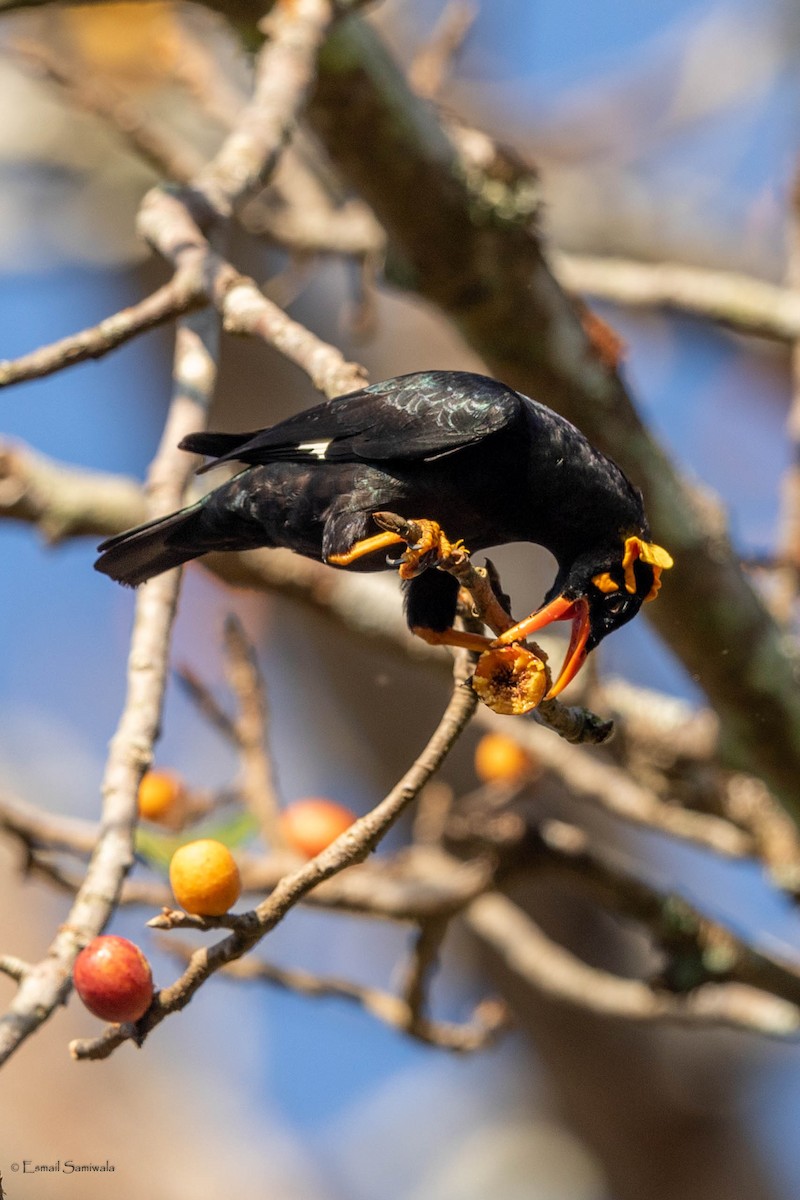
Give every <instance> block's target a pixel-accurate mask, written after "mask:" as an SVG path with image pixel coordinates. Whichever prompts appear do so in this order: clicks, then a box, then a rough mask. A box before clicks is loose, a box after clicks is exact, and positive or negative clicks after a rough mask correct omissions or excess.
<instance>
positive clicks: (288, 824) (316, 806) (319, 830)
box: [280, 796, 356, 858]
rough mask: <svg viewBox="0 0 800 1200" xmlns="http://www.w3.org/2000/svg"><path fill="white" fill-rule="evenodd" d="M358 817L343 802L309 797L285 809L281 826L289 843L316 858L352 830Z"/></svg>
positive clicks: (299, 850) (306, 854)
mask: <svg viewBox="0 0 800 1200" xmlns="http://www.w3.org/2000/svg"><path fill="white" fill-rule="evenodd" d="M355 819H356V814H355V813H354V812H351V811H350V809H349V808H345V807H344V805H343V804H336V803H335V802H334V801H333V800H326V799H324V798H323V797H321V796H309V797H308V798H307V799H306V800H296V801H295V802H294V804H290V805H289V807H288V808H285V809H284V810H283V812H282V813H281V819H280V827H281V833H282V834H283V838H284V841H285V842H286V844H287V846H290V847H291V849H292V850H296V851H297V853H298V854H303V855H304V856H305V857H306V858H315V857H316V856H317V855H318V854H319V853H321V851H323V850H324V849H325V848H326V847H327V846H330V844H331V842H335V841H336V839H337V837H338V836H339V834H341V833H344V831H345V830H346V829H349V828H350V826H351V825H352V824H353V821H355Z"/></svg>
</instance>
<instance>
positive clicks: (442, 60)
mask: <svg viewBox="0 0 800 1200" xmlns="http://www.w3.org/2000/svg"><path fill="white" fill-rule="evenodd" d="M477 16H478V8H477V5H475V4H471V3H468V0H450V2H449V3H448V5H447V6H446V7H445V9H444V10H443V12H442V14H441V16H440V17H439V20H438V21H437V23H436V27H435V29H434V30H433V33H432V34H431V36H430V37H429V38H428V40H427V42H426V43H425V45H424V46H422V48H421V49H420V50H418V51H417V53H416V55H415V56H414V61H413V62H412V64H411V66H410V68H409V71H408V79H409V83H410V84H411V86H412V87H413V88H414V90H415V91H416V92H418V93H419V94H420V96H425V97H426V99H428V100H433V99H434V98H435V97H436V96H438V95H439V93H440V92H441V90H442V88H443V86H444V83H445V81H446V79H447V76H448V74H449V72H450V71H451V70H452V67H453V61H454V59H455V57H456V56H457V54H458V52H459V51H460V50H461V48H462V46H463V45H464V42H465V41H466V38H467V34H468V33H469V31H470V29H471V28H472V26H473V25H474V23H475V19H476V17H477Z"/></svg>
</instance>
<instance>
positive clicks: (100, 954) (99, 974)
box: [72, 934, 153, 1023]
mask: <svg viewBox="0 0 800 1200" xmlns="http://www.w3.org/2000/svg"><path fill="white" fill-rule="evenodd" d="M72 979H73V982H74V984H75V991H76V992H77V993H78V995H79V996H80V998H81V1000H82V1001H83V1003H84V1004H85V1005H86V1007H87V1008H88V1009H89V1012H91V1013H94V1015H95V1016H96V1017H100V1018H101V1019H102V1020H103V1021H116V1022H118V1023H121V1022H123V1021H138V1020H139V1017H141V1016H143V1015H144V1013H146V1012H147V1010H148V1008H149V1007H150V1002H151V1001H152V999H153V975H152V972H151V970H150V964H149V962H148V961H147V959H146V958H145V956H144V955H143V954H142V952H141V950H140V949H139V947H138V946H135V945H134V944H133V942H129V941H128V939H127V938H123V937H116V936H114V935H113V934H104V935H103V936H101V937H96V938H94V939H93V940H92V941H91V942H89V945H88V946H85V947H84V948H83V950H81V952H80V954H79V955H78V957H77V958H76V959H75V967H74V969H73V972H72Z"/></svg>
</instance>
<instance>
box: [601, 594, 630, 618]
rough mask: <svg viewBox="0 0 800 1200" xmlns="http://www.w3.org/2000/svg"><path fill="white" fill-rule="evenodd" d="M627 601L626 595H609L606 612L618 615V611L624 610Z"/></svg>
mask: <svg viewBox="0 0 800 1200" xmlns="http://www.w3.org/2000/svg"><path fill="white" fill-rule="evenodd" d="M626 603H627V601H626V599H625V597H624V596H609V597H608V599H607V601H606V612H608V613H611V615H612V616H616V615H617V613H621V612H622V611H623V609H624V608H625V605H626Z"/></svg>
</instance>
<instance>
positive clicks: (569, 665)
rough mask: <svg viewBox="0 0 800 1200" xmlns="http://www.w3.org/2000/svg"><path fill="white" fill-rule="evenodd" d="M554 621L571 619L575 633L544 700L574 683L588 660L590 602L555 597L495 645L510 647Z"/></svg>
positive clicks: (507, 632) (581, 599) (506, 633)
mask: <svg viewBox="0 0 800 1200" xmlns="http://www.w3.org/2000/svg"><path fill="white" fill-rule="evenodd" d="M554 621H572V633H571V635H570V639H569V646H568V647H567V654H566V657H565V659H564V664H563V666H562V668H561V671H560V673H559V675H558V678H557V679H556V681H555V683H554V684H553V686H552V687H551V688H550V691H549V692H548V693H547V695H546V696H545V700H554V699H555V697H556V696H558V695H559V694H560V693H561V692H563V690H564V688H565V687H566V686H567V684H568V683H571V682H572V680H573V679H574V678H575V676H576V675H577V674H578V671H580V669H581V667H582V666H583V664H584V662H585V661H586V655H587V650H586V643H587V642H588V640H589V632H590V628H589V605H588V603H587V602H586V600H585V599H584V598H583V596H581V597H579V598H578V599H577V600H568V599H567V598H566V597H565V596H556V598H555V600H551V601H550V603H549V604H545V606H544V608H540V609H538V610H537V611H536V612H535V613H531V615H530V616H529V617H526V618H525V620H524V621H519V622H518V623H517V624H516V625H513V626H512V627H511V629H507V630H506V632H505V633H504V634H502V636H501V637H499V638H498V639H497V641H496V642H494V643H493V644H494V645H495V646H508V645H510V644H511V643H512V642H522V641H524V640H525V638H526V637H529V636H530V635H531V634H532V633H536V632H537V631H538V630H540V629H544V628H545V627H546V626H547V625H552V624H553V622H554Z"/></svg>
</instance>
